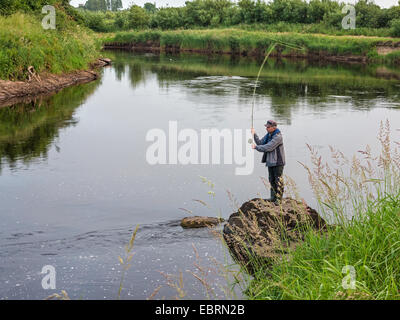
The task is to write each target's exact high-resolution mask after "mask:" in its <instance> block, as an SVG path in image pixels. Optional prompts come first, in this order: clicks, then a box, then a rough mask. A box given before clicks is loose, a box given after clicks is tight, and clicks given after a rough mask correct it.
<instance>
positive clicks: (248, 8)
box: [76, 0, 400, 36]
mask: <svg viewBox="0 0 400 320" xmlns="http://www.w3.org/2000/svg"><path fill="white" fill-rule="evenodd" d="M89 2H99V4H98V5H97V7H96V8H97V10H98V11H97V12H93V11H91V12H88V11H87V10H83V9H82V8H80V10H76V16H80V19H81V20H82V21H83V23H85V24H86V25H87V26H88V27H90V28H93V26H94V25H93V23H91V21H92V20H93V19H97V21H99V22H100V24H99V25H96V26H95V29H94V30H96V31H102V32H115V31H122V30H129V29H132V28H135V29H138V28H139V29H143V28H152V29H162V30H167V29H169V30H171V29H198V28H226V27H232V26H240V27H242V26H246V27H247V28H253V27H255V28H257V29H260V28H262V29H263V30H264V31H269V32H275V31H281V32H282V31H292V32H305V33H308V32H310V33H328V34H353V35H374V36H378V35H379V36H390V35H391V34H393V33H394V32H395V31H394V30H395V27H393V23H392V21H393V20H396V19H400V5H398V6H393V7H391V8H389V9H383V8H380V7H379V6H378V5H376V4H374V3H373V2H372V1H369V0H360V1H358V2H357V4H356V5H355V10H356V29H355V30H343V29H342V25H341V23H342V19H343V17H344V16H345V15H346V14H343V13H342V9H343V7H344V5H345V3H344V2H341V3H338V2H337V1H334V0H311V1H305V0H273V1H269V2H268V3H266V2H265V1H263V0H240V1H237V2H234V1H230V0H192V1H187V2H186V4H185V6H183V7H162V8H156V7H155V5H153V4H152V3H150V2H149V3H146V4H145V5H144V6H143V8H140V7H138V6H136V5H133V6H132V7H131V8H129V9H126V10H120V11H116V12H107V11H106V9H104V8H105V7H107V5H106V0H90V1H87V3H86V8H87V6H88V4H89ZM100 2H102V4H100ZM132 8H135V9H133V11H135V13H134V15H132ZM92 10H93V9H92ZM94 17H96V18H94ZM134 17H136V18H137V17H139V18H140V20H141V21H143V23H140V24H135V22H134ZM101 21H102V22H101ZM277 25H278V26H277ZM282 26H284V28H285V29H286V30H282ZM288 29H290V30H288Z"/></svg>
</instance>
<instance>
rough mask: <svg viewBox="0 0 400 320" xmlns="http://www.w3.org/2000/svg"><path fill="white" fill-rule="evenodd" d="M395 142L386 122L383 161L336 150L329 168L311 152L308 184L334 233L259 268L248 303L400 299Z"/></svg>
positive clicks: (313, 236) (309, 239) (312, 235)
mask: <svg viewBox="0 0 400 320" xmlns="http://www.w3.org/2000/svg"><path fill="white" fill-rule="evenodd" d="M390 138H391V134H390V129H389V123H388V122H386V124H385V125H382V124H381V130H380V133H379V141H380V142H381V146H382V150H381V153H380V154H378V155H377V157H376V155H374V154H372V152H371V150H370V148H368V147H367V148H366V150H365V151H363V152H361V153H362V158H361V159H360V157H354V158H353V159H352V160H349V159H346V158H345V157H344V155H343V154H342V153H340V152H339V151H338V150H334V149H331V151H332V161H331V162H329V163H328V162H327V163H326V164H325V162H322V161H321V158H320V157H319V155H318V153H317V152H316V151H315V150H313V149H312V148H311V147H310V150H311V155H312V163H313V168H308V167H306V169H307V170H308V173H309V180H310V183H311V186H312V188H313V190H314V194H315V196H316V198H317V200H318V202H319V205H320V212H322V214H323V216H324V217H325V218H327V217H330V218H331V219H332V218H333V219H334V221H333V222H334V225H332V226H330V227H329V228H328V231H327V232H326V233H324V234H323V235H321V234H319V233H317V232H315V231H312V230H308V231H307V232H306V233H305V239H304V243H302V244H301V245H299V246H298V247H297V248H295V249H293V250H290V251H289V253H288V254H287V256H286V258H284V259H275V260H274V261H273V264H272V267H271V268H270V269H269V268H268V267H267V266H266V265H265V266H264V265H260V264H258V265H257V271H256V274H255V275H254V280H253V281H252V282H251V284H250V286H249V287H248V289H247V292H246V293H247V295H248V296H249V298H250V299H357V300H359V299H400V294H399V287H398V285H399V283H400V264H399V250H400V209H399V208H400V188H399V186H400V184H399V183H400V175H399V172H400V170H399V169H400V157H399V154H400V153H399V148H398V147H393V145H392V143H391V140H390ZM258 263H259V261H258ZM349 270H353V271H354V273H353V274H351V273H350V274H349ZM350 272H351V271H350Z"/></svg>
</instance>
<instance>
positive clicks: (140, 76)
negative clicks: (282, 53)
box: [0, 52, 400, 299]
mask: <svg viewBox="0 0 400 320" xmlns="http://www.w3.org/2000/svg"><path fill="white" fill-rule="evenodd" d="M107 55H108V56H110V57H111V58H112V59H113V60H114V63H113V66H112V67H110V68H106V69H104V70H103V77H102V79H101V80H100V81H97V82H93V83H90V84H86V85H81V86H77V87H74V88H68V89H65V90H63V91H61V92H59V93H58V94H56V95H54V96H53V97H51V98H50V99H46V100H43V101H37V102H36V103H33V104H30V105H17V106H14V107H12V108H4V109H0V217H1V219H0V247H1V250H0V256H1V258H0V298H2V299H42V298H45V297H47V296H48V295H50V294H52V293H54V292H60V291H61V290H66V291H67V292H68V294H69V295H70V296H71V298H74V299H79V298H81V299H93V298H95V299H103V298H106V299H115V298H116V297H117V292H118V288H119V280H120V277H121V267H120V266H119V263H118V256H119V255H121V256H123V255H124V251H123V247H124V245H125V244H126V243H127V242H128V241H129V239H130V235H131V233H132V230H133V229H134V227H135V226H136V225H137V224H139V225H140V229H139V233H138V237H137V242H136V243H135V249H134V251H135V252H136V254H135V256H134V258H133V260H132V267H131V269H130V270H129V271H128V272H127V275H126V280H125V284H124V290H123V292H122V298H124V299H129V298H131V299H144V298H147V297H148V296H150V294H151V293H152V292H153V291H154V289H156V288H157V287H158V286H160V285H163V287H162V289H161V290H160V291H159V293H158V294H157V295H156V296H155V297H156V298H163V297H165V298H172V297H174V295H176V291H175V290H174V289H172V288H171V287H169V286H168V285H167V284H166V278H165V276H164V275H162V274H161V273H160V272H162V273H165V274H172V275H174V276H178V275H179V273H180V272H182V274H183V276H184V280H185V281H184V283H185V287H184V288H185V290H186V291H187V296H186V298H203V297H205V290H204V288H203V287H202V286H201V285H200V284H199V283H198V281H197V280H196V279H195V278H194V277H193V276H192V275H191V273H190V272H194V273H198V272H199V270H197V269H196V267H195V265H194V263H195V262H196V254H195V252H194V250H193V246H194V247H195V248H196V249H197V250H198V254H199V257H200V259H201V264H202V265H203V266H205V267H207V268H210V269H213V268H215V264H214V262H213V258H216V259H217V260H218V261H220V262H221V263H223V264H230V263H231V260H230V258H229V254H227V252H226V250H225V249H224V248H223V247H222V245H221V243H220V242H219V241H217V240H216V239H214V238H213V236H212V235H211V234H210V233H209V232H208V231H207V230H183V229H182V228H181V227H180V226H179V220H180V219H181V218H183V217H185V216H187V215H188V213H187V212H185V211H184V210H181V208H184V209H186V210H191V211H192V212H193V213H194V214H196V215H211V216H215V215H217V213H218V212H221V214H222V216H223V217H225V218H227V217H229V215H230V214H231V213H232V212H233V209H232V203H231V202H230V201H229V200H228V197H227V192H226V191H227V190H229V191H230V192H231V193H232V194H233V195H234V196H235V197H236V199H237V201H238V202H239V203H242V202H244V201H246V200H248V199H250V198H254V197H257V196H259V195H261V196H263V197H266V196H268V194H267V192H266V190H265V188H264V186H263V184H262V183H261V181H260V177H262V176H264V177H265V176H266V173H267V170H266V168H265V167H264V166H263V165H261V163H260V160H261V156H260V154H256V155H255V160H254V172H253V173H252V174H251V175H245V176H237V175H235V174H234V173H235V168H236V167H237V166H236V165H235V164H232V165H222V164H221V165H172V164H170V165H156V166H152V165H150V164H149V163H148V162H147V161H146V151H147V148H148V147H149V146H150V145H151V142H148V141H146V134H147V133H148V131H149V130H151V129H154V128H160V129H162V130H165V131H168V125H169V121H177V124H178V130H181V129H185V128H192V129H194V130H195V131H197V132H200V130H201V129H206V128H217V129H224V128H227V129H231V130H233V129H243V130H245V129H248V128H249V127H250V117H251V115H250V112H251V102H252V88H253V86H254V83H255V75H256V74H257V71H258V67H259V65H260V62H259V61H254V60H246V59H239V60H238V59H231V58H229V57H206V56H185V55H181V56H154V55H149V54H146V55H138V54H136V55H135V54H131V53H118V52H107ZM399 74H400V70H396V69H390V68H383V67H377V66H359V65H347V66H343V65H318V64H309V63H306V62H304V61H298V62H288V61H275V60H270V61H269V64H268V65H267V66H266V69H265V70H264V72H263V74H262V78H261V80H260V83H259V86H258V89H257V96H256V107H255V128H256V131H257V132H259V133H260V134H261V133H263V132H264V130H265V129H263V123H264V122H265V120H266V119H269V118H274V119H276V120H277V121H278V122H279V124H280V128H281V130H282V132H283V134H284V139H285V147H286V158H287V166H286V169H285V173H286V174H287V175H289V176H291V177H292V178H293V179H294V180H295V181H296V183H297V186H298V189H299V191H300V194H301V196H302V197H304V198H305V199H306V201H307V202H308V203H309V204H310V205H312V206H315V205H316V204H315V200H314V198H313V195H312V192H311V190H310V187H309V185H308V181H307V176H306V172H305V170H304V169H303V168H302V166H301V165H300V164H299V162H303V163H309V153H308V151H307V148H306V143H308V144H310V145H312V146H314V147H316V148H317V149H318V150H319V152H320V153H321V154H322V155H323V156H327V155H328V154H329V147H328V146H329V145H332V146H335V147H338V148H339V149H340V150H342V151H343V152H344V153H345V154H346V155H348V156H351V155H353V154H354V153H356V152H357V151H358V150H360V149H363V147H365V145H366V144H370V145H371V146H373V147H375V148H376V147H377V146H378V144H377V142H376V136H377V131H378V128H379V123H380V121H384V120H386V119H389V120H390V121H391V125H392V127H393V128H399V127H400V110H399V109H400V95H399V92H400V82H399V81H398V80H396V79H395V78H396V76H397V78H398V75H399ZM248 146H249V145H248V144H247V142H246V140H244V146H243V148H248ZM200 176H203V177H207V178H208V179H210V180H211V181H212V182H213V183H214V184H215V187H214V189H213V191H214V192H215V196H213V195H212V194H209V193H208V192H209V191H210V187H208V186H207V185H206V184H204V183H203V182H202V180H201V178H200ZM194 200H202V201H205V202H207V204H208V207H206V206H203V205H202V204H201V203H200V202H198V201H194ZM45 265H53V266H54V267H55V268H56V271H57V277H56V285H57V289H56V290H44V289H42V286H41V281H42V278H43V276H44V275H42V274H40V272H41V270H42V267H43V266H45ZM207 277H208V279H209V280H210V282H211V283H212V284H213V286H214V287H215V292H216V294H218V298H222V297H223V292H222V290H221V289H220V288H219V287H220V286H224V285H226V283H225V282H224V280H223V279H222V278H221V276H220V275H215V274H214V272H209V275H208V276H207ZM237 291H239V290H237ZM239 297H240V295H239Z"/></svg>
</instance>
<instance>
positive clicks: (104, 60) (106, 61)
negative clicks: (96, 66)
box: [99, 58, 112, 66]
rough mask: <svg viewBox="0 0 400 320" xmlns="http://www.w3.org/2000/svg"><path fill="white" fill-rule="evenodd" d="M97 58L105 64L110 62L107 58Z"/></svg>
mask: <svg viewBox="0 0 400 320" xmlns="http://www.w3.org/2000/svg"><path fill="white" fill-rule="evenodd" d="M99 60H100V61H103V62H105V63H106V66H109V65H110V64H111V62H112V61H111V59H109V58H100V59H99Z"/></svg>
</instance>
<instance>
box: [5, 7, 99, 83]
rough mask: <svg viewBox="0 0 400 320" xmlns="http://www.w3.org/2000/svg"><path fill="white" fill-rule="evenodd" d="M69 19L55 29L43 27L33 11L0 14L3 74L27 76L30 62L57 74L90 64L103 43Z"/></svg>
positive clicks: (39, 69)
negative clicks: (100, 43) (97, 41)
mask: <svg viewBox="0 0 400 320" xmlns="http://www.w3.org/2000/svg"><path fill="white" fill-rule="evenodd" d="M60 15H61V13H60ZM66 21H67V22H68V23H67V22H66V23H65V25H63V26H62V27H61V25H60V27H59V26H58V25H57V29H56V30H44V29H43V28H42V25H41V20H40V19H39V18H38V17H36V16H34V15H32V14H23V13H15V14H13V15H11V16H6V17H4V16H0V78H1V79H5V80H8V79H10V80H24V79H26V77H27V69H28V67H29V66H33V67H34V68H35V71H36V72H38V73H39V72H45V71H46V72H51V73H56V74H57V73H62V72H68V71H72V70H78V69H86V68H88V65H89V63H90V62H92V61H93V60H94V59H95V58H97V57H98V56H99V47H100V46H99V45H98V44H97V43H96V41H95V40H94V37H93V36H92V35H91V32H90V31H86V30H85V29H84V28H81V27H79V26H78V25H76V24H75V23H74V22H73V21H69V20H68V19H66Z"/></svg>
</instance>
